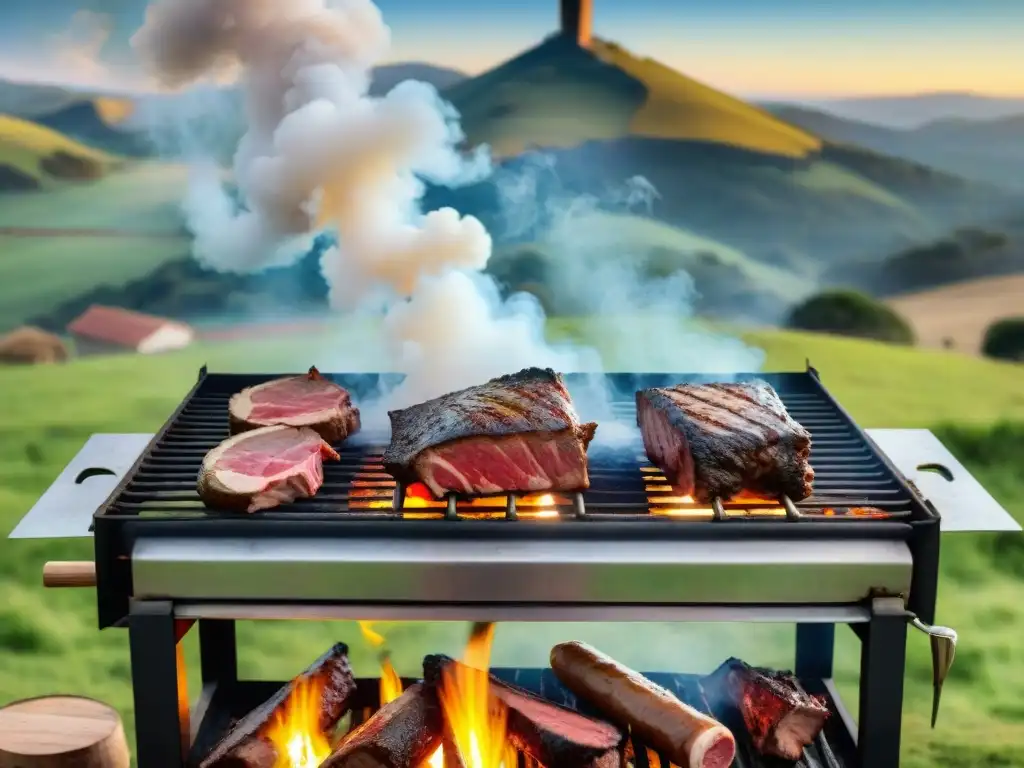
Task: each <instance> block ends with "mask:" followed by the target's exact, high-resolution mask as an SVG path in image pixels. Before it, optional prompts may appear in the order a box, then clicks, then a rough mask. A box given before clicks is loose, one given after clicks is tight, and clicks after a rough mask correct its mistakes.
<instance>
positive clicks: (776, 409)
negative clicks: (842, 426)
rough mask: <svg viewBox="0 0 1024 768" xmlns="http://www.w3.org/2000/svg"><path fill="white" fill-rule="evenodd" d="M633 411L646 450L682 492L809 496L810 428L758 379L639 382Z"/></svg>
mask: <svg viewBox="0 0 1024 768" xmlns="http://www.w3.org/2000/svg"><path fill="white" fill-rule="evenodd" d="M636 411H637V423H638V424H639V425H640V432H641V434H642V436H643V441H644V449H645V450H646V452H647V457H648V458H649V459H650V460H651V461H652V462H653V463H654V464H655V466H657V467H658V468H659V469H661V470H662V471H663V472H664V473H665V477H666V478H667V479H668V482H669V483H670V484H671V485H672V486H673V488H674V489H675V490H676V491H677V492H678V493H680V494H682V495H684V496H692V497H693V499H694V500H695V501H698V502H702V503H709V502H710V501H712V500H713V499H715V498H716V497H717V498H720V499H722V500H723V501H727V500H728V499H730V498H732V497H733V496H735V495H736V494H737V493H739V492H740V491H749V492H752V493H756V494H758V495H759V496H766V497H769V498H778V497H779V496H782V495H783V494H785V495H786V496H789V498H791V499H792V500H793V501H800V500H801V499H805V498H807V497H808V496H810V495H811V487H812V483H813V481H814V470H813V469H811V466H810V464H809V463H808V456H809V455H810V452H811V435H810V433H809V432H808V431H807V430H806V429H804V428H803V427H802V426H800V425H799V424H798V423H797V422H796V421H794V420H793V418H792V417H791V416H790V415H789V413H788V412H787V411H786V406H785V405H783V403H782V400H780V399H779V396H778V395H777V394H776V393H775V390H774V389H772V388H771V386H770V385H769V384H767V383H766V382H764V381H760V380H758V381H752V382H747V383H739V384H679V385H676V386H674V387H656V388H653V389H644V390H641V391H640V392H637V393H636Z"/></svg>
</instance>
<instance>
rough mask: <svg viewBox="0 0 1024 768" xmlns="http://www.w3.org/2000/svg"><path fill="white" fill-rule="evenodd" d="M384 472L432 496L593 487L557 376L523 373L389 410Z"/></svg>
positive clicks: (585, 428) (579, 427)
mask: <svg viewBox="0 0 1024 768" xmlns="http://www.w3.org/2000/svg"><path fill="white" fill-rule="evenodd" d="M388 416H389V417H390V418H391V444H390V445H389V446H388V448H387V450H386V451H385V452H384V468H385V470H387V471H388V472H389V473H390V474H392V475H393V476H394V477H395V478H396V479H397V480H399V481H403V482H413V481H416V480H419V481H421V482H423V483H424V484H425V485H426V486H427V487H428V488H429V489H430V491H431V493H433V494H434V495H435V496H436V497H441V496H443V495H445V494H446V493H458V494H463V495H469V496H477V495H485V494H496V493H526V492H538V491H563V492H570V491H579V490H585V489H587V488H588V487H590V479H589V477H588V475H587V446H588V445H589V444H590V441H591V440H592V439H593V437H594V431H595V430H596V429H597V425H596V424H593V423H589V424H581V423H580V420H579V417H578V416H577V415H576V409H575V408H574V407H573V403H572V399H571V398H570V397H569V392H568V390H567V389H566V388H565V384H564V383H563V382H562V377H561V375H560V374H558V373H555V372H554V371H552V370H551V369H550V368H547V369H541V368H527V369H525V370H522V371H520V372H519V373H514V374H510V375H507V376H501V377H500V378H497V379H492V380H491V381H489V382H487V383H486V384H481V385H478V386H475V387H469V388H468V389H463V390H461V391H459V392H452V393H451V394H448V395H443V396H442V397H438V398H436V399H434V400H428V401H427V402H425V403H420V404H419V405H414V406H412V407H410V408H405V409H403V410H398V411H390V412H389V413H388Z"/></svg>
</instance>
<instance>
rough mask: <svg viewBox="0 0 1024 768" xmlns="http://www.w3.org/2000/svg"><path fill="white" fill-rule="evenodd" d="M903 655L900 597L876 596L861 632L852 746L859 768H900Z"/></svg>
mask: <svg viewBox="0 0 1024 768" xmlns="http://www.w3.org/2000/svg"><path fill="white" fill-rule="evenodd" d="M861 626H864V625H861ZM906 657H907V618H906V611H905V609H904V606H903V601H902V600H900V599H899V598H892V597H886V598H876V599H875V600H873V601H872V603H871V621H870V622H869V623H868V624H867V626H866V627H865V628H864V630H863V632H862V633H861V652H860V717H859V718H858V723H859V727H858V729H857V748H858V751H859V752H860V764H861V766H863V768H899V764H900V727H901V725H902V720H903V673H904V664H905V662H906Z"/></svg>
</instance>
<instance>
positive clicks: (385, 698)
mask: <svg viewBox="0 0 1024 768" xmlns="http://www.w3.org/2000/svg"><path fill="white" fill-rule="evenodd" d="M359 631H360V632H362V633H363V638H364V639H365V640H366V641H367V642H368V643H370V645H372V646H373V647H374V648H383V647H384V643H385V642H386V641H385V639H384V635H382V634H380V633H379V632H377V631H376V630H375V629H374V628H373V622H372V621H360V622H359ZM401 695H402V678H400V677H399V676H398V672H396V671H395V668H394V667H393V666H392V665H391V661H390V660H389V659H388V655H387V653H386V652H382V653H381V656H380V705H381V706H382V707H383V706H384V705H385V704H387V703H388V702H389V701H394V700H395V699H397V698H398V697H399V696H401ZM422 768H444V749H443V748H442V747H440V746H439V747H438V748H437V749H436V750H434V754H432V755H431V756H430V759H429V760H427V762H426V764H425V765H424V766H423V767H422Z"/></svg>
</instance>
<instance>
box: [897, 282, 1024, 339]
mask: <svg viewBox="0 0 1024 768" xmlns="http://www.w3.org/2000/svg"><path fill="white" fill-rule="evenodd" d="M886 304H888V305H889V306H890V307H892V308H893V309H895V310H896V311H897V312H899V313H900V314H901V315H902V316H903V317H904V318H906V319H907V321H908V322H909V323H910V324H911V325H912V326H913V327H914V333H915V335H916V336H917V342H918V345H919V346H923V347H933V348H940V349H941V348H947V349H949V348H952V349H955V350H956V351H958V352H965V353H968V354H977V353H978V352H979V351H980V349H981V341H982V339H983V338H984V336H985V331H986V329H988V327H989V326H990V325H991V324H992V323H993V322H995V321H996V320H1001V319H1002V318H1004V317H1013V316H1017V315H1020V314H1021V307H1022V306H1024V275H1006V276H1001V277H991V278H983V279H981V280H968V281H965V282H963V283H956V284H954V285H947V286H944V287H942V288H936V289H934V290H930V291H922V292H920V293H912V294H906V295H904V296H894V297H893V298H892V299H889V300H887V301H886Z"/></svg>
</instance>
